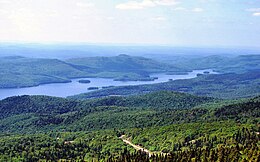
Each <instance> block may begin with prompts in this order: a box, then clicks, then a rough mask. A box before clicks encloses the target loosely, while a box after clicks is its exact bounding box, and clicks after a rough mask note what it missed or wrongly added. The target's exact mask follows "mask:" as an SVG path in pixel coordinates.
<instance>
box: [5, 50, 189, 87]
mask: <svg viewBox="0 0 260 162" xmlns="http://www.w3.org/2000/svg"><path fill="white" fill-rule="evenodd" d="M68 61H69V62H70V63H68V62H64V61H61V60H58V59H40V58H25V57H20V56H9V57H1V58H0V65H1V67H0V88H15V87H26V86H36V85H39V84H46V83H63V82H70V79H71V78H80V77H104V78H114V79H117V80H143V79H146V80H147V79H148V80H149V79H151V80H153V78H150V76H149V74H151V73H152V72H166V71H172V72H174V71H181V70H180V69H178V68H174V67H173V66H170V65H165V64H162V63H160V62H157V61H154V60H151V59H146V58H143V57H131V56H127V55H120V56H115V57H111V58H110V57H106V58H105V57H93V58H83V59H72V60H68ZM182 71H185V70H182Z"/></svg>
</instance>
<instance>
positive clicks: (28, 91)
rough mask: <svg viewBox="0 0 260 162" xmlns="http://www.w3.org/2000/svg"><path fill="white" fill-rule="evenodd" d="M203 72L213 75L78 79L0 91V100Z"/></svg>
mask: <svg viewBox="0 0 260 162" xmlns="http://www.w3.org/2000/svg"><path fill="white" fill-rule="evenodd" d="M204 71H208V72H210V74H214V73H215V72H213V71H212V70H194V71H192V72H190V73H188V74H186V75H167V74H164V73H158V74H152V75H151V77H158V79H156V80H154V81H127V82H123V81H114V80H113V79H107V78H79V79H72V82H70V83H53V84H44V85H39V86H37V87H27V88H10V89H0V99H4V98H6V97H10V96H18V95H47V96H56V97H67V96H72V95H76V94H80V93H86V92H89V91H90V90H88V88H89V87H99V88H100V89H101V87H105V86H125V85H141V84H154V83H162V82H167V81H169V79H172V80H177V79H190V78H195V77H196V76H197V74H199V73H203V72H204ZM80 79H87V80H90V81H91V83H89V84H83V83H79V82H78V81H79V80H80Z"/></svg>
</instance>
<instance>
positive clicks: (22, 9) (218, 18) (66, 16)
mask: <svg viewBox="0 0 260 162" xmlns="http://www.w3.org/2000/svg"><path fill="white" fill-rule="evenodd" d="M0 42H68V43H70V42H71V43H84V42H85V43H111V44H113V43H115V44H119V43H120V44H121V43H122V44H152V45H155V44H156V45H173V46H214V47H217V46H224V47H228V46H233V47H260V0H0Z"/></svg>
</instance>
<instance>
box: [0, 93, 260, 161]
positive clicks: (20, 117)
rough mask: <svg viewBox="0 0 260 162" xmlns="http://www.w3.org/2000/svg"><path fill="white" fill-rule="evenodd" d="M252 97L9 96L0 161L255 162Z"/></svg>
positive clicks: (1, 109) (1, 124)
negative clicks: (81, 97)
mask: <svg viewBox="0 0 260 162" xmlns="http://www.w3.org/2000/svg"><path fill="white" fill-rule="evenodd" d="M259 98H260V97H254V98H250V99H241V100H220V99H214V98H210V97H198V96H193V95H190V94H184V93H178V92H170V91H161V92H154V93H149V94H145V95H138V96H129V97H116V96H113V97H106V98H101V99H93V100H83V101H79V100H71V99H63V98H55V97H47V96H20V97H19V96H18V97H11V98H7V99H4V100H2V101H0V114H1V119H0V130H1V134H0V136H1V140H0V146H1V147H0V159H1V160H2V161H8V160H10V159H12V160H13V161H15V160H16V161H21V160H26V161H30V160H31V161H38V160H40V159H41V160H44V159H45V160H52V161H57V160H59V159H66V160H72V159H73V160H76V159H77V160H78V161H83V160H86V161H92V160H94V161H116V160H117V161H126V159H128V160H129V159H132V160H133V161H140V160H141V159H143V161H149V159H153V160H154V161H163V159H164V160H166V159H167V160H169V161H171V160H173V159H174V160H175V161H192V160H195V159H197V160H199V159H200V160H203V159H204V160H205V159H207V160H210V159H211V161H219V160H223V159H225V160H227V161H230V160H231V161H233V160H234V159H237V160H242V159H243V160H244V161H258V160H259V155H260V153H259V147H260V146H259V133H258V132H259V131H260V130H259V121H260V120H259V119H260V118H259V117H260V116H259V115H260V112H259V110H260V109H259V107H260V102H259V101H260V99H259ZM119 137H124V139H125V140H128V141H131V142H132V143H133V144H136V145H139V146H141V147H143V148H146V149H148V150H149V151H150V153H151V154H152V155H153V156H151V157H149V156H148V154H145V153H144V152H136V151H135V149H134V148H133V147H132V146H130V145H127V144H125V143H124V142H123V141H122V139H121V138H119ZM238 152H239V153H238Z"/></svg>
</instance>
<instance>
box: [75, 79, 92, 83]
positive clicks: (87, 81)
mask: <svg viewBox="0 0 260 162" xmlns="http://www.w3.org/2000/svg"><path fill="white" fill-rule="evenodd" d="M78 82H79V83H84V84H88V83H90V82H91V81H90V80H87V79H81V80H79V81H78Z"/></svg>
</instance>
